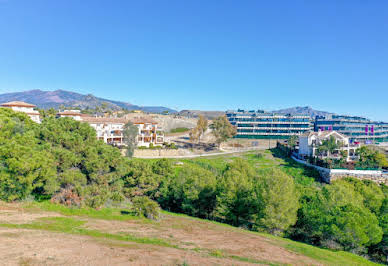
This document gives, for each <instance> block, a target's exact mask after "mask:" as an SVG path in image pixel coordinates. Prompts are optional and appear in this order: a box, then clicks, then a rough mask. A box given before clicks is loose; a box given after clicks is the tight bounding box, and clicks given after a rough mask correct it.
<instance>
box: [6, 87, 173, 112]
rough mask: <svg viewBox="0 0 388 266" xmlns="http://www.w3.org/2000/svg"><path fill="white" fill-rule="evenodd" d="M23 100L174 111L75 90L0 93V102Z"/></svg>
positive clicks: (49, 104) (51, 104) (55, 105)
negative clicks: (103, 104) (85, 93)
mask: <svg viewBox="0 0 388 266" xmlns="http://www.w3.org/2000/svg"><path fill="white" fill-rule="evenodd" d="M10 101H23V102H28V103H32V104H35V105H36V106H37V107H39V108H51V107H53V108H55V109H58V108H60V107H61V106H64V107H67V108H69V107H73V108H74V107H78V108H81V109H87V108H91V109H93V108H95V107H97V106H101V104H102V103H106V104H107V105H108V108H109V109H112V110H120V109H122V108H124V109H127V110H142V111H145V112H151V113H162V112H164V111H168V112H170V113H175V112H176V110H173V109H170V108H167V107H163V106H139V105H134V104H131V103H127V102H121V101H113V100H108V99H104V98H99V97H96V96H94V95H92V94H88V95H84V94H80V93H77V92H71V91H64V90H56V91H42V90H30V91H24V92H13V93H5V94H0V102H1V103H3V102H10Z"/></svg>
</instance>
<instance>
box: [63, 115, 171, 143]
mask: <svg viewBox="0 0 388 266" xmlns="http://www.w3.org/2000/svg"><path fill="white" fill-rule="evenodd" d="M57 117H70V118H73V119H75V120H77V121H82V122H86V123H88V124H89V125H90V126H91V127H93V128H94V129H95V130H96V133H97V138H98V139H100V140H103V141H104V142H105V143H107V144H111V145H115V146H123V145H125V143H124V141H123V137H124V136H123V129H124V126H125V124H126V123H128V122H132V123H133V124H134V125H135V126H137V127H138V130H139V132H138V137H137V146H139V147H140V146H146V147H149V146H150V144H151V143H152V145H154V146H158V145H162V144H163V142H164V135H163V133H162V132H161V130H160V129H158V123H157V122H155V121H153V120H151V119H149V118H146V117H136V118H131V119H129V120H127V119H125V118H113V117H92V116H87V115H84V114H81V112H80V111H78V110H65V111H63V112H59V113H58V114H57Z"/></svg>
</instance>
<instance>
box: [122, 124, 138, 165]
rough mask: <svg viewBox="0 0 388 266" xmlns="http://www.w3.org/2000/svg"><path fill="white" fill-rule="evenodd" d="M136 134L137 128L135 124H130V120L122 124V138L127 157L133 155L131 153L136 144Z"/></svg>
mask: <svg viewBox="0 0 388 266" xmlns="http://www.w3.org/2000/svg"><path fill="white" fill-rule="evenodd" d="M138 134H139V128H138V127H137V126H135V125H134V124H132V123H131V122H128V123H126V124H125V125H124V129H123V140H124V143H125V144H126V146H127V153H126V155H127V156H128V157H132V156H133V153H134V151H135V148H136V146H137V136H138Z"/></svg>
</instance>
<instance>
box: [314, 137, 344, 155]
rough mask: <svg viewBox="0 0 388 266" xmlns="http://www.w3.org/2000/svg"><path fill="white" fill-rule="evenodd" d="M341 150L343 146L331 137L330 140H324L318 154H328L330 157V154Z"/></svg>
mask: <svg viewBox="0 0 388 266" xmlns="http://www.w3.org/2000/svg"><path fill="white" fill-rule="evenodd" d="M339 148H341V144H339V143H337V141H336V139H335V137H333V136H330V138H328V139H324V140H322V143H321V145H319V147H318V152H319V153H320V154H322V153H323V152H327V157H330V154H332V153H333V152H334V151H335V150H337V149H339Z"/></svg>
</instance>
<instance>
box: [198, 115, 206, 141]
mask: <svg viewBox="0 0 388 266" xmlns="http://www.w3.org/2000/svg"><path fill="white" fill-rule="evenodd" d="M207 127H208V121H207V119H206V117H204V116H203V115H199V117H198V121H197V131H198V142H201V137H202V136H203V135H204V134H205V132H206V130H207Z"/></svg>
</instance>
